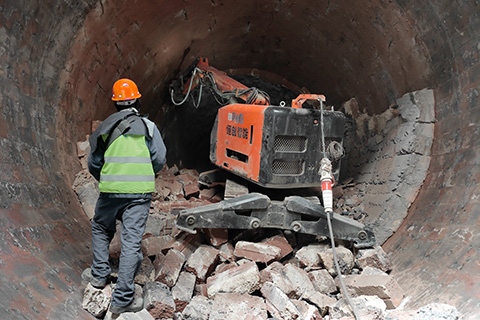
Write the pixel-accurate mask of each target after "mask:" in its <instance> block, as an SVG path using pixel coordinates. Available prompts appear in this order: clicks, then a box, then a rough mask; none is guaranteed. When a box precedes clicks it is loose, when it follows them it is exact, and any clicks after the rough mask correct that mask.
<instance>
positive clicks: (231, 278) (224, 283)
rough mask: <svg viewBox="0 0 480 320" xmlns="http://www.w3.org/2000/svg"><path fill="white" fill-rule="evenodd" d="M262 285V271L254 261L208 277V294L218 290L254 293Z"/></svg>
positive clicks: (211, 295) (212, 294) (215, 292)
mask: <svg viewBox="0 0 480 320" xmlns="http://www.w3.org/2000/svg"><path fill="white" fill-rule="evenodd" d="M259 287H260V272H259V271H258V267H257V264H256V263H255V262H253V261H250V262H247V263H244V264H242V265H240V266H238V267H234V268H231V269H228V270H226V271H224V272H222V273H219V274H216V275H214V276H212V277H210V278H208V279H207V295H208V297H209V298H213V297H214V296H215V295H216V294H217V293H218V292H229V293H231V292H235V293H248V294H250V293H253V292H254V291H255V290H257V289H259Z"/></svg>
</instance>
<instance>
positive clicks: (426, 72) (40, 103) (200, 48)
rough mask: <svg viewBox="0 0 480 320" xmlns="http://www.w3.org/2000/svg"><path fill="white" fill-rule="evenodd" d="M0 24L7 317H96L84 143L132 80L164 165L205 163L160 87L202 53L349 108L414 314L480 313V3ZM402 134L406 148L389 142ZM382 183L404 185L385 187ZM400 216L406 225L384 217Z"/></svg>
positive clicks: (173, 6)
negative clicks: (158, 136) (84, 203)
mask: <svg viewBox="0 0 480 320" xmlns="http://www.w3.org/2000/svg"><path fill="white" fill-rule="evenodd" d="M0 21H1V24H0V26H1V27H0V39H2V41H1V43H2V44H1V45H0V50H1V51H2V58H0V61H1V65H2V67H1V68H0V81H1V83H2V88H3V90H4V94H2V95H1V96H0V101H1V104H0V105H1V111H2V112H1V113H0V146H1V150H2V151H1V153H0V162H1V163H2V170H0V183H1V188H0V199H1V204H0V208H1V210H2V217H1V219H0V226H1V228H2V232H1V237H2V238H1V240H2V241H1V243H2V244H1V245H0V265H1V266H2V271H3V272H2V275H1V276H0V281H1V284H2V286H1V289H0V296H1V297H2V302H1V303H0V308H1V310H2V312H3V313H4V314H7V315H9V317H10V318H12V319H16V318H18V319H23V318H27V319H30V318H50V319H66V318H85V319H89V318H90V316H89V315H88V314H87V313H85V312H84V311H83V310H82V308H81V303H79V301H80V300H81V298H80V295H81V292H80V291H81V279H80V273H81V271H82V270H83V268H85V267H86V266H88V264H89V263H90V252H89V250H90V249H89V248H90V244H89V241H90V240H89V239H90V234H89V232H90V230H89V229H90V222H89V221H88V219H87V218H86V217H85V215H84V214H83V212H82V209H81V206H80V204H79V203H78V200H77V198H76V196H75V194H74V193H73V191H72V189H71V186H72V184H73V179H74V175H75V173H76V172H78V171H79V170H80V164H79V162H78V159H77V154H76V143H77V141H82V140H84V139H85V137H86V136H87V135H88V134H89V133H90V132H91V122H92V120H103V119H104V118H106V116H108V115H109V114H110V113H112V112H113V111H114V108H113V104H112V103H111V101H110V100H109V99H110V92H111V86H112V84H113V82H114V81H115V80H116V79H117V78H119V77H129V78H131V79H134V80H135V81H136V82H137V84H138V85H139V88H140V90H141V91H142V95H143V98H142V105H143V108H144V110H142V111H143V112H146V113H149V114H150V119H152V120H154V121H155V122H156V123H157V125H158V126H159V127H161V129H162V133H164V135H165V137H166V139H167V140H169V139H170V142H169V144H170V145H171V147H170V149H171V150H172V157H173V155H174V154H178V159H179V160H180V159H183V160H182V161H183V162H186V163H183V165H184V166H186V167H190V166H195V165H198V163H196V162H193V163H192V164H191V163H188V160H189V159H190V158H191V157H190V155H189V154H188V153H185V150H187V149H183V147H185V148H188V149H189V150H190V147H189V146H188V145H184V144H185V141H188V134H187V133H188V132H185V130H190V128H188V126H187V124H189V123H191V122H190V119H189V116H191V120H192V121H196V120H198V119H197V118H198V117H197V116H196V114H193V113H192V114H190V113H187V114H188V116H186V117H185V118H184V119H181V118H182V113H181V112H182V111H181V109H175V111H174V112H172V111H171V108H169V107H168V105H169V99H170V96H169V93H168V86H169V84H170V82H171V81H172V79H173V78H174V77H176V76H177V74H178V73H179V72H181V71H182V70H184V69H185V68H186V67H187V66H188V65H189V64H190V63H191V62H192V61H193V60H194V59H195V58H196V57H198V56H204V57H208V58H209V60H210V62H211V64H212V65H214V66H215V67H216V68H218V69H220V70H224V71H227V72H230V74H235V75H236V76H239V77H241V75H245V74H248V73H249V72H248V71H251V70H257V71H258V70H260V71H259V72H260V78H261V79H265V80H266V81H268V82H269V83H274V84H276V85H283V86H284V87H287V88H289V89H291V91H294V92H295V91H297V90H300V89H301V88H303V87H304V88H306V89H307V90H309V91H310V92H312V93H320V94H325V95H326V96H327V100H328V102H329V103H330V104H331V105H333V106H335V107H336V108H342V110H344V111H346V112H348V113H349V114H350V116H351V119H352V121H353V122H355V125H356V129H355V130H356V137H357V138H358V137H359V136H360V137H363V138H364V140H363V141H362V143H358V145H359V146H361V148H360V147H359V146H357V148H352V150H351V155H352V158H350V159H349V160H348V161H345V166H346V167H345V171H346V172H347V173H348V174H347V176H354V177H355V178H356V181H357V182H359V185H361V186H363V187H364V189H363V190H362V192H361V193H358V194H356V196H357V197H359V198H360V199H359V201H361V204H362V205H363V208H361V209H362V210H367V211H368V210H370V209H371V207H375V208H377V209H378V208H380V209H378V210H379V211H378V212H377V211H376V212H377V213H376V214H372V215H371V216H370V219H371V221H370V222H372V223H377V224H386V223H388V224H390V225H391V228H390V229H389V230H388V232H386V233H385V234H384V237H383V238H384V240H385V241H386V242H385V243H384V245H383V247H384V249H385V250H386V251H387V252H389V253H390V254H391V256H392V260H393V262H394V264H395V270H394V273H393V274H394V276H395V277H396V278H397V279H398V281H399V283H400V284H401V285H402V287H403V288H404V289H405V291H406V294H407V295H409V296H411V297H412V299H411V300H410V302H409V304H410V305H412V306H420V305H423V304H425V303H428V302H445V303H451V304H453V305H455V306H456V307H457V308H458V309H459V310H460V311H461V312H462V313H464V314H465V315H467V317H470V318H471V319H474V318H475V316H476V314H477V313H478V311H479V310H480V304H479V301H480V298H479V295H480V292H479V289H478V288H477V286H476V283H478V281H479V280H480V278H479V276H478V268H479V266H478V263H477V260H478V259H477V258H478V257H479V251H478V250H479V249H478V248H479V246H480V240H479V237H478V231H477V229H478V226H479V224H480V220H479V216H480V215H479V211H478V210H479V209H478V202H479V201H480V200H479V199H480V197H479V192H480V189H479V188H478V186H477V181H478V179H479V178H480V176H479V175H480V170H479V169H478V168H479V166H478V162H479V160H478V159H480V156H479V155H478V153H479V151H480V148H479V146H478V141H479V139H478V136H479V135H480V130H479V119H480V118H479V116H480V112H479V110H480V94H479V89H478V88H479V83H480V63H479V56H480V45H479V43H480V34H479V33H478V30H479V28H480V7H479V4H478V3H477V2H476V1H456V2H455V3H454V5H452V2H451V1H440V2H438V1H437V2H425V3H421V4H420V3H418V2H415V1H410V0H394V1H382V0H376V1H370V2H369V3H362V4H360V3H354V4H352V2H351V1H346V0H339V1H322V2H319V3H318V4H315V5H312V3H311V2H308V1H284V0H280V1H274V2H269V3H259V2H257V1H243V2H242V3H241V4H238V3H237V2H235V1H231V0H225V1H217V0H215V1H210V2H207V3H205V2H199V1H189V2H172V1H170V2H169V1H160V2H155V3H147V2H136V4H135V5H132V4H131V3H130V2H127V1H120V2H118V1H117V2H108V1H94V0H90V1H86V2H78V3H75V4H67V3H66V2H64V1H56V0H51V1H48V3H42V4H39V3H37V2H33V1H24V2H18V3H13V2H10V3H7V4H4V5H1V6H0ZM235 70H237V72H235ZM293 84H294V85H293ZM295 93H296V92H295ZM352 98H354V100H352ZM346 102H347V103H346ZM205 103H207V104H208V103H209V102H208V100H206V101H205ZM198 110H200V112H201V110H203V109H201V108H199V109H198ZM204 110H205V111H208V113H209V115H208V116H207V115H205V117H206V118H208V119H210V118H209V117H210V116H211V114H213V113H214V109H210V108H205V109H204ZM176 112H178V113H176ZM411 117H413V118H414V119H415V121H414V122H409V119H411ZM182 121H186V122H182ZM208 121H210V120H207V122H208ZM386 128H388V130H385V129H386ZM360 129H361V130H360ZM195 130H200V131H201V135H202V136H203V135H207V134H208V133H209V130H210V128H206V126H203V125H200V126H199V127H198V128H196V129H195ZM412 132H415V134H414V135H413V136H414V137H415V139H412V140H409V143H410V144H409V145H407V146H404V145H402V148H403V149H402V150H403V151H402V150H397V149H388V148H390V147H392V145H395V146H399V145H401V144H402V142H404V140H401V141H399V140H398V139H397V138H398V137H399V136H401V135H402V134H403V135H404V136H408V133H412ZM182 135H186V137H185V138H180V137H182ZM430 135H431V140H429V139H426V138H425V137H428V136H430ZM410 136H412V135H410ZM177 137H178V140H177ZM387 141H390V142H391V143H390V144H388V143H387ZM182 145H184V146H182ZM392 148H393V147H392ZM418 148H420V149H421V150H422V151H421V152H419V151H417V150H418ZM392 150H393V151H392ZM387 151H388V152H394V155H395V156H394V157H393V156H391V155H392V154H390V153H388V152H387ZM397 151H398V152H397ZM407 155H408V156H411V157H410V158H408V160H407V158H406V157H405V156H407ZM383 156H385V157H383ZM388 159H392V160H391V161H390V162H389V161H388ZM169 161H174V162H176V161H175V160H173V159H169ZM199 167H202V168H200V169H203V167H208V164H207V163H202V164H200V165H199ZM392 172H393V173H394V174H395V175H401V176H402V179H401V183H400V182H399V180H398V179H396V178H394V177H393V176H392V175H391V173H392ZM418 172H421V173H422V174H419V173H418ZM367 174H368V175H369V179H366V178H365V177H366V176H367ZM382 175H383V176H386V177H388V179H387V180H389V181H390V182H389V183H390V184H389V187H391V183H397V184H396V185H395V186H394V187H391V188H390V189H389V190H388V191H385V185H384V184H376V183H375V181H376V179H377V180H378V179H379V177H380V176H382ZM419 176H421V178H422V179H420V178H419ZM410 178H411V179H410ZM362 179H363V180H362ZM392 181H393V182H392ZM392 189H393V190H392ZM379 195H381V196H379ZM365 206H367V208H365ZM389 206H390V207H389ZM399 207H402V208H403V207H404V210H403V211H402V212H404V213H405V216H400V217H399V216H395V215H391V214H389V212H393V211H395V210H393V211H392V210H389V208H399ZM359 210H360V209H359ZM407 213H408V216H407Z"/></svg>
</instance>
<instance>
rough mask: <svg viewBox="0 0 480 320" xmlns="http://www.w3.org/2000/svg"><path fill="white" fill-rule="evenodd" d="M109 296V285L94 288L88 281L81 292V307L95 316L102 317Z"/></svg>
mask: <svg viewBox="0 0 480 320" xmlns="http://www.w3.org/2000/svg"><path fill="white" fill-rule="evenodd" d="M111 297H112V289H111V287H110V286H106V287H105V288H103V289H96V288H94V287H93V286H92V285H91V284H90V283H89V284H88V285H87V287H86V288H85V291H84V293H83V301H82V308H83V309H85V310H87V311H88V312H89V313H90V314H92V315H93V316H95V317H102V316H103V315H104V314H105V313H106V312H107V310H108V307H109V305H110V299H111Z"/></svg>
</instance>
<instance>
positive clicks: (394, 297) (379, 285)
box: [344, 274, 403, 309]
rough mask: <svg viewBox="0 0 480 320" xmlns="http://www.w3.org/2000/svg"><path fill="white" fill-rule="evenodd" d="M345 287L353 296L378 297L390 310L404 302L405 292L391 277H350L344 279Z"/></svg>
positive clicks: (361, 275)
mask: <svg viewBox="0 0 480 320" xmlns="http://www.w3.org/2000/svg"><path fill="white" fill-rule="evenodd" d="M344 282H345V286H346V287H347V290H348V291H349V292H350V294H351V295H353V296H362V295H369V296H377V297H379V298H381V299H382V300H383V301H384V302H385V304H386V305H387V308H388V309H395V308H396V307H398V306H399V305H400V303H401V302H402V300H403V291H402V289H401V288H400V286H399V284H398V283H397V281H396V280H395V279H394V278H393V277H392V276H390V275H377V274H375V275H363V274H360V275H348V276H345V277H344Z"/></svg>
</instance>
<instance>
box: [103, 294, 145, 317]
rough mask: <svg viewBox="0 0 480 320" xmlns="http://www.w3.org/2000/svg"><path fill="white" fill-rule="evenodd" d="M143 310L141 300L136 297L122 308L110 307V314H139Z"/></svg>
mask: <svg viewBox="0 0 480 320" xmlns="http://www.w3.org/2000/svg"><path fill="white" fill-rule="evenodd" d="M142 309H143V298H141V297H136V298H134V299H133V301H132V302H131V303H130V304H129V305H126V306H124V307H119V306H115V305H113V304H111V305H110V312H111V313H113V314H120V313H124V312H139V311H141V310H142Z"/></svg>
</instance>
